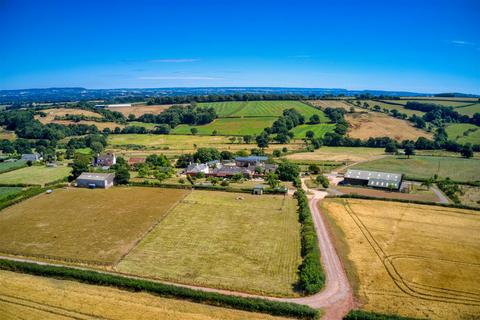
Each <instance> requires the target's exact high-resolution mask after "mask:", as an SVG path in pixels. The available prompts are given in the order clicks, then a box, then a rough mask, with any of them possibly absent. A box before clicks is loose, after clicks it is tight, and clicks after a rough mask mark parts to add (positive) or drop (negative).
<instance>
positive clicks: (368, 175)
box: [345, 169, 402, 189]
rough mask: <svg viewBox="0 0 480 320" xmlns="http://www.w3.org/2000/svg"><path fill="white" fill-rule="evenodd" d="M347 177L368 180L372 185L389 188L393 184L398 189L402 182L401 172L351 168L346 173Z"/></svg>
mask: <svg viewBox="0 0 480 320" xmlns="http://www.w3.org/2000/svg"><path fill="white" fill-rule="evenodd" d="M345 178H350V179H358V180H366V181H368V185H369V186H371V187H383V188H389V187H390V186H393V187H394V188H396V189H398V188H399V187H400V183H401V182H402V174H401V173H392V172H378V171H368V170H353V169H349V170H348V171H347V173H346V174H345Z"/></svg>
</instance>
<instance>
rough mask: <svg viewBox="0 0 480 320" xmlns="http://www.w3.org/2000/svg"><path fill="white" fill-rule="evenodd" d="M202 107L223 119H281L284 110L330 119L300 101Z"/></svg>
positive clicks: (205, 104) (227, 103)
mask: <svg viewBox="0 0 480 320" xmlns="http://www.w3.org/2000/svg"><path fill="white" fill-rule="evenodd" d="M199 106H202V107H213V108H215V110H216V112H217V114H218V116H219V117H220V118H223V117H280V116H281V115H282V113H283V111H284V110H286V109H295V110H297V111H299V112H300V113H301V114H303V115H304V116H305V118H306V120H307V121H308V119H309V118H310V117H311V116H312V115H314V114H318V115H319V116H320V119H321V120H322V122H328V121H329V119H328V118H327V116H326V115H325V114H324V113H323V111H321V110H319V109H316V108H313V107H311V106H309V105H306V104H304V103H302V102H300V101H229V102H207V103H199Z"/></svg>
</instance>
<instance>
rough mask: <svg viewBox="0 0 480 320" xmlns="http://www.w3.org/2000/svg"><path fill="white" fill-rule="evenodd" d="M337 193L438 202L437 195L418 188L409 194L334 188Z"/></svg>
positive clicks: (358, 188) (357, 188)
mask: <svg viewBox="0 0 480 320" xmlns="http://www.w3.org/2000/svg"><path fill="white" fill-rule="evenodd" d="M335 189H337V190H338V191H340V192H342V193H344V194H358V195H362V196H369V197H375V198H389V199H402V200H414V201H429V202H439V201H440V199H438V197H437V195H436V194H435V193H434V192H433V191H432V190H431V189H430V190H426V189H423V188H422V189H420V188H418V189H417V190H415V191H412V192H411V193H403V192H396V191H384V190H377V189H371V188H360V187H343V186H338V187H335Z"/></svg>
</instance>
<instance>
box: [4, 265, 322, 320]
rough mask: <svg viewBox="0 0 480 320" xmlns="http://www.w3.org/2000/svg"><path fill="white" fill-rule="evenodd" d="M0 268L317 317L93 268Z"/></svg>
mask: <svg viewBox="0 0 480 320" xmlns="http://www.w3.org/2000/svg"><path fill="white" fill-rule="evenodd" d="M0 269H3V270H9V271H17V272H23V273H27V274H33V275H38V276H45V277H54V278H61V279H68V280H75V281H78V282H82V283H88V284H95V285H101V286H110V287H117V288H120V289H127V290H131V291H144V292H148V293H151V294H155V295H158V296H161V297H167V298H179V299H185V300H188V301H192V302H197V303H204V304H209V305H214V306H220V307H227V308H234V309H239V310H245V311H252V312H261V313H267V314H271V315H275V316H288V317H296V318H299V319H317V318H318V317H319V313H318V311H317V310H315V309H312V308H310V307H307V306H303V305H299V304H294V303H285V302H277V301H268V300H264V299H258V298H244V297H238V296H228V295H222V294H219V293H213V292H204V291H200V290H193V289H189V288H184V287H177V286H174V285H168V284H162V283H158V282H152V281H148V280H141V279H135V278H128V277H124V276H120V275H115V274H109V273H106V272H104V273H102V272H97V271H93V270H80V269H75V268H69V267H58V266H47V265H40V264H36V263H27V262H19V261H10V260H5V259H0Z"/></svg>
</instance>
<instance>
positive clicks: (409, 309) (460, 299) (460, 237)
mask: <svg viewBox="0 0 480 320" xmlns="http://www.w3.org/2000/svg"><path fill="white" fill-rule="evenodd" d="M321 209H322V211H323V212H324V213H325V214H326V216H327V217H328V219H329V221H330V224H331V226H332V230H333V233H334V235H335V238H336V244H337V250H338V251H339V253H340V254H341V256H342V257H343V262H344V264H345V267H346V270H347V274H348V276H349V278H350V280H351V282H352V283H353V286H354V290H355V294H356V296H357V298H358V299H359V301H360V302H361V304H362V306H361V308H362V309H365V310H369V311H376V312H381V313H387V314H399V315H402V316H409V317H415V318H429V319H478V315H479V314H480V286H479V285H478V284H479V283H480V250H479V248H480V213H479V212H478V211H470V210H460V209H453V208H444V207H439V206H426V205H417V204H405V203H398V202H384V201H372V200H358V199H327V200H325V201H323V203H322V204H321Z"/></svg>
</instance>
